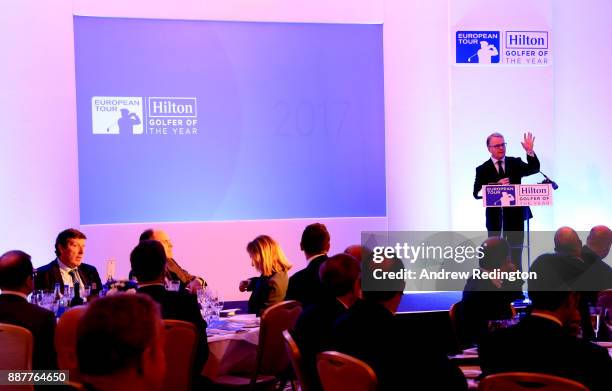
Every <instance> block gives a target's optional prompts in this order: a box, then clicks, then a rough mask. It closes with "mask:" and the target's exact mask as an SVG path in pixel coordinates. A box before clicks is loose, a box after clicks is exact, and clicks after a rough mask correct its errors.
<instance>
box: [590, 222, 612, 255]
mask: <svg viewBox="0 0 612 391" xmlns="http://www.w3.org/2000/svg"><path fill="white" fill-rule="evenodd" d="M587 246H588V247H589V248H590V249H591V250H593V251H594V252H595V253H596V254H597V255H599V257H601V258H602V259H603V258H605V257H607V256H608V254H609V253H610V247H611V246H612V230H610V228H608V227H606V226H605V225H597V226H595V227H593V228H591V232H589V236H588V237H587Z"/></svg>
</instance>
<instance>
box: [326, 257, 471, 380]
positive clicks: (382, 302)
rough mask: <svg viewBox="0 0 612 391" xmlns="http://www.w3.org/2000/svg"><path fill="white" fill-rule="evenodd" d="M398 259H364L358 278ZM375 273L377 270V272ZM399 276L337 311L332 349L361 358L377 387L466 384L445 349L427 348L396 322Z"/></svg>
mask: <svg viewBox="0 0 612 391" xmlns="http://www.w3.org/2000/svg"><path fill="white" fill-rule="evenodd" d="M402 267H403V265H402V263H401V261H399V260H390V259H385V260H383V261H381V262H378V263H374V262H369V263H364V264H363V265H362V280H366V279H367V278H371V275H372V274H373V273H374V271H375V270H376V269H380V270H382V271H383V272H384V271H387V272H398V271H400V270H401V268H402ZM378 273H380V272H378ZM404 286H405V285H404V281H403V280H395V279H387V280H384V285H383V286H379V287H381V288H382V287H384V288H386V289H387V290H384V291H383V290H366V289H367V288H368V287H369V286H368V285H364V284H363V283H362V288H363V289H364V290H363V300H361V301H357V302H356V303H355V304H354V305H353V306H352V307H351V308H349V309H348V311H347V312H346V313H345V314H344V315H342V316H340V318H339V319H338V321H337V322H336V325H335V327H334V332H333V336H334V337H333V338H334V346H335V350H337V351H340V352H343V353H346V354H349V355H351V356H353V357H356V358H358V359H360V360H362V361H364V362H366V363H367V364H368V365H370V367H372V369H373V370H374V372H375V373H376V376H377V378H378V384H379V390H381V391H385V390H407V389H414V390H465V389H467V382H466V380H465V377H464V376H463V373H462V372H461V371H460V370H459V368H457V367H456V366H454V365H453V364H452V363H451V362H450V361H449V359H448V357H447V356H446V354H445V353H444V352H441V351H437V350H432V349H430V347H429V346H427V341H422V340H421V339H422V338H421V337H420V336H419V335H414V332H413V330H409V329H403V328H400V327H399V323H398V321H397V319H396V318H395V311H396V310H397V307H398V306H399V303H400V301H401V298H402V294H403V290H404Z"/></svg>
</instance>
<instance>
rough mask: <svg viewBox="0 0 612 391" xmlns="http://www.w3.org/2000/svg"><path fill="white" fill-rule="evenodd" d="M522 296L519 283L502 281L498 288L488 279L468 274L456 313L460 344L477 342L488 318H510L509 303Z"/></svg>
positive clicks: (485, 330) (487, 322) (485, 329)
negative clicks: (475, 277)
mask: <svg viewBox="0 0 612 391" xmlns="http://www.w3.org/2000/svg"><path fill="white" fill-rule="evenodd" d="M522 298H523V294H522V293H521V291H520V290H519V286H518V285H513V284H512V283H505V284H502V286H501V288H497V287H496V286H495V285H494V284H493V283H492V282H491V280H488V279H487V280H481V279H474V278H472V277H470V278H469V279H468V281H467V283H466V284H465V288H464V290H463V298H462V299H461V302H460V304H459V307H458V309H457V313H456V316H457V323H458V330H457V331H458V338H459V341H460V342H461V344H462V345H463V346H465V347H469V346H471V345H473V344H477V343H478V342H480V339H481V338H482V337H483V336H484V335H485V334H486V333H487V331H488V324H489V321H490V320H497V319H510V318H512V310H511V308H510V303H512V302H513V301H514V300H518V299H522Z"/></svg>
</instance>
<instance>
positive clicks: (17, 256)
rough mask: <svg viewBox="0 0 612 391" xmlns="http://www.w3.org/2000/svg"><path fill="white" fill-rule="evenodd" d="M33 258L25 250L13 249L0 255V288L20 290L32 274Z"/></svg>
mask: <svg viewBox="0 0 612 391" xmlns="http://www.w3.org/2000/svg"><path fill="white" fill-rule="evenodd" d="M33 271H34V269H33V267H32V258H31V257H30V256H29V255H28V254H26V253H25V252H23V251H20V250H12V251H7V252H6V253H4V254H2V256H0V289H7V290H19V289H22V288H24V287H25V285H26V283H27V281H28V277H31V276H32V273H33Z"/></svg>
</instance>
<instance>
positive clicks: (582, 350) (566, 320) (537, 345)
mask: <svg viewBox="0 0 612 391" xmlns="http://www.w3.org/2000/svg"><path fill="white" fill-rule="evenodd" d="M558 262H559V259H555V258H553V257H545V258H542V257H540V258H538V259H537V260H536V261H535V262H534V264H533V267H532V270H538V271H539V272H538V278H537V279H533V280H531V281H530V284H529V297H530V298H531V300H532V311H531V314H530V315H529V316H527V317H526V318H524V319H523V320H522V321H521V322H520V323H519V324H518V325H515V326H512V327H510V328H507V329H502V330H497V331H495V332H493V333H492V334H489V335H488V336H486V337H485V338H484V339H483V340H482V342H481V344H480V347H479V355H480V366H481V368H482V371H483V374H484V375H490V374H494V373H501V372H516V371H518V372H539V373H546V374H551V375H556V376H561V377H565V378H569V379H572V380H575V381H578V382H580V383H582V384H584V385H585V386H586V387H588V388H589V389H590V390H592V391H598V390H609V389H610V373H611V371H612V360H610V356H609V355H608V352H607V350H606V349H605V348H602V347H600V346H598V345H595V344H592V343H590V342H588V341H586V340H584V339H578V338H576V337H574V336H572V335H571V334H570V333H569V331H568V328H569V326H570V324H571V322H572V319H574V318H575V314H576V310H577V308H578V304H579V301H580V293H579V292H576V291H573V290H572V288H571V284H569V283H568V284H566V285H565V286H562V285H558V284H559V278H558V276H557V275H552V276H549V275H548V274H547V273H546V271H549V270H552V269H554V268H555V267H556V266H557V265H558ZM549 278H552V281H549ZM551 286H555V287H556V290H554V291H553V290H550V287H551Z"/></svg>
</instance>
